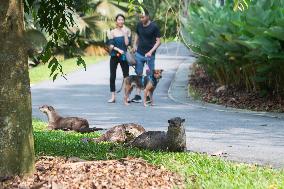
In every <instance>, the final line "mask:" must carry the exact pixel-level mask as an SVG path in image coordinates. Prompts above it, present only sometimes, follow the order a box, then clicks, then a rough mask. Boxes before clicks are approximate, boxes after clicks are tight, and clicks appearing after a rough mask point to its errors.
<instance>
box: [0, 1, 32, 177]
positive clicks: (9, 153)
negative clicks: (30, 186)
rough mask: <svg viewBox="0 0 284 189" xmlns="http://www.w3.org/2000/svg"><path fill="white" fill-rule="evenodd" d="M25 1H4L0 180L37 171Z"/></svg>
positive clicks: (0, 13) (0, 9) (0, 8)
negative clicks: (25, 27) (25, 24)
mask: <svg viewBox="0 0 284 189" xmlns="http://www.w3.org/2000/svg"><path fill="white" fill-rule="evenodd" d="M23 13H24V10H23V3H22V0H0V44H1V47H0V179H1V177H7V176H14V175H25V174H30V173H32V172H33V170H34V159H35V158H34V141H33V132H32V117H31V93H30V82H29V74H28V57H27V51H26V49H25V45H24V40H23V33H24V20H23Z"/></svg>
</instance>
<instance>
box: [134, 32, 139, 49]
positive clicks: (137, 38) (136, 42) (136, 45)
mask: <svg viewBox="0 0 284 189" xmlns="http://www.w3.org/2000/svg"><path fill="white" fill-rule="evenodd" d="M138 41H139V37H138V35H137V34H135V37H134V43H133V50H134V52H136V51H137V47H138Z"/></svg>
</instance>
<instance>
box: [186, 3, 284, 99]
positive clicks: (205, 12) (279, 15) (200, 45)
mask: <svg viewBox="0 0 284 189" xmlns="http://www.w3.org/2000/svg"><path fill="white" fill-rule="evenodd" d="M283 6H284V2H283V1H281V0H254V1H252V2H251V4H250V7H249V9H247V10H246V11H244V12H235V11H233V10H232V7H233V3H231V4H230V3H228V4H227V5H226V6H225V7H216V6H214V5H213V4H211V3H208V2H207V1H204V0H202V1H201V3H199V4H198V5H197V4H192V5H191V6H190V8H189V16H188V20H187V22H186V24H187V25H185V27H184V29H185V31H186V32H187V35H188V36H187V38H186V39H187V40H188V41H190V42H188V43H190V44H191V48H192V49H193V51H195V52H197V53H198V54H200V55H201V56H200V57H199V64H201V65H202V66H203V67H204V68H205V70H206V72H207V73H208V74H209V75H210V76H211V77H212V78H213V79H215V80H216V81H217V82H219V83H220V84H222V85H238V86H241V87H243V88H245V89H246V90H248V91H252V90H254V91H259V92H260V93H262V94H263V95H265V94H268V93H271V94H278V95H282V94H283V90H284V87H283V86H284V71H283V69H284V64H283V61H284V56H283V53H284V38H283V33H284V22H283V20H284V12H283V11H284V9H283Z"/></svg>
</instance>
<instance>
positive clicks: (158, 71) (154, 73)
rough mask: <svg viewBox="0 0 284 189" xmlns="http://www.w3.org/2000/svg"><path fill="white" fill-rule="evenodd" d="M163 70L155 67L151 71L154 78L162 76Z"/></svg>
mask: <svg viewBox="0 0 284 189" xmlns="http://www.w3.org/2000/svg"><path fill="white" fill-rule="evenodd" d="M163 71H164V70H162V69H156V70H154V72H153V75H154V78H155V79H161V78H162V73H163Z"/></svg>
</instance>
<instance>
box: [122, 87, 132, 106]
mask: <svg viewBox="0 0 284 189" xmlns="http://www.w3.org/2000/svg"><path fill="white" fill-rule="evenodd" d="M130 90H131V86H129V85H125V87H124V104H125V105H126V106H128V105H129V103H128V98H129V94H130Z"/></svg>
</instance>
